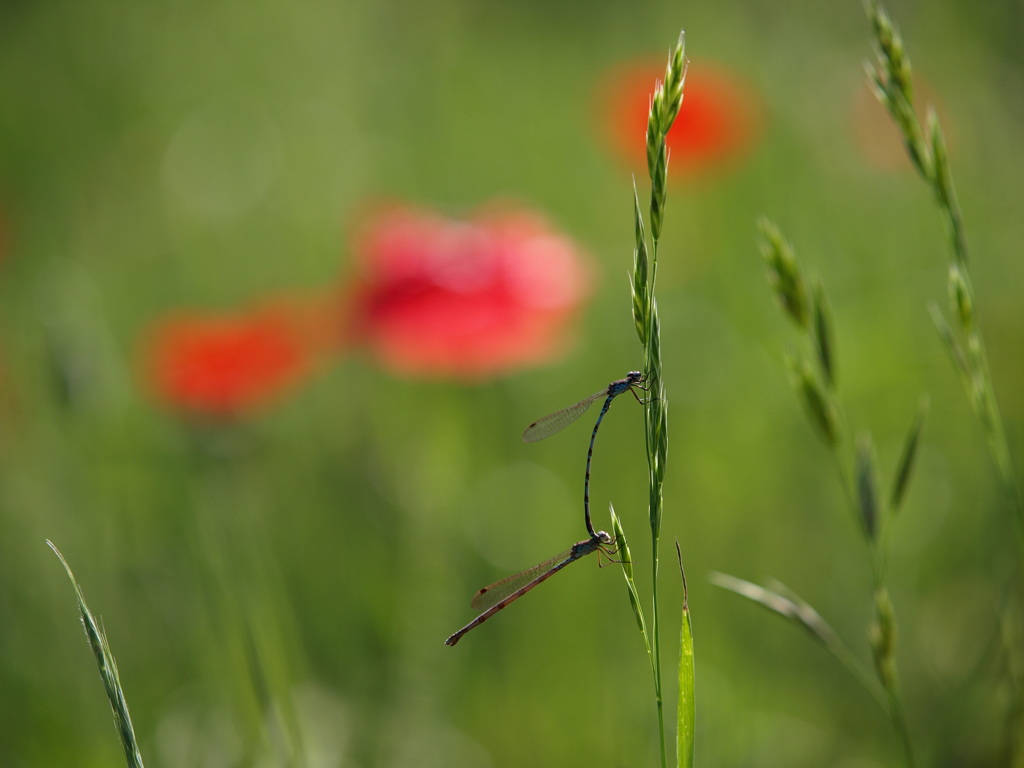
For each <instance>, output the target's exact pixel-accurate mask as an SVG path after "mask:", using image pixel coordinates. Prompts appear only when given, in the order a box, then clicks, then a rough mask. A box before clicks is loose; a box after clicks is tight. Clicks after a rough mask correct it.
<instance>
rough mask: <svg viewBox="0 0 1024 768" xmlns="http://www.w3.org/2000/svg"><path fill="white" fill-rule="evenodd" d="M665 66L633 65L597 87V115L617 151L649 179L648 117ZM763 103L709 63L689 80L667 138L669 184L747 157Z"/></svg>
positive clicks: (700, 66) (691, 72)
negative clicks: (679, 178)
mask: <svg viewBox="0 0 1024 768" xmlns="http://www.w3.org/2000/svg"><path fill="white" fill-rule="evenodd" d="M664 75H665V65H664V63H660V64H658V63H654V62H652V63H646V62H633V63H629V64H622V65H620V66H618V67H617V68H615V69H614V70H612V71H611V72H610V73H609V74H608V75H606V76H605V78H604V79H603V80H602V82H601V83H600V84H599V87H598V102H599V106H598V109H599V110H600V112H601V115H602V123H603V124H604V125H605V128H606V133H607V136H608V139H609V142H610V144H611V146H612V148H613V149H614V150H615V152H616V153H617V154H619V155H620V156H621V157H623V158H624V159H625V160H626V161H627V162H628V163H629V165H630V167H631V169H632V170H633V171H634V172H635V173H638V174H642V176H643V177H646V175H647V154H646V136H647V115H648V111H649V109H650V103H651V101H650V100H651V95H652V93H653V92H654V82H655V80H656V79H660V78H663V77H664ZM761 112H762V110H761V107H760V101H759V99H757V98H756V96H755V95H754V93H753V92H752V90H751V89H750V88H749V87H748V86H747V85H746V84H744V83H743V82H741V81H740V80H739V79H738V78H737V77H736V76H735V75H732V74H730V73H728V72H727V71H726V70H724V69H722V68H719V67H717V66H715V65H711V64H708V63H707V62H705V61H703V60H702V61H701V62H699V63H695V64H694V65H693V66H691V67H690V68H689V71H688V72H687V74H686V83H685V85H684V86H683V105H682V108H681V109H680V111H679V116H678V117H677V118H676V120H675V122H674V123H673V124H672V128H671V129H670V130H669V133H668V139H667V144H668V150H669V152H670V155H669V158H670V161H669V162H670V164H669V169H670V170H669V179H672V178H678V177H679V176H680V175H684V176H685V175H692V174H695V173H700V172H708V171H712V170H721V169H723V168H727V167H729V166H731V165H733V164H735V163H736V162H737V161H738V160H740V159H741V158H743V157H745V156H746V154H747V153H748V152H749V151H750V149H751V148H752V147H753V145H754V143H755V140H756V138H757V134H758V133H759V127H760V123H761V121H762V117H761Z"/></svg>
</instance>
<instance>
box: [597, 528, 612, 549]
mask: <svg viewBox="0 0 1024 768" xmlns="http://www.w3.org/2000/svg"><path fill="white" fill-rule="evenodd" d="M594 538H595V539H598V540H599V541H600V542H601V545H602V546H607V545H609V544H611V543H612V541H613V539H612V537H611V536H610V535H609V534H608V533H606V532H605V531H598V532H597V533H595V534H594Z"/></svg>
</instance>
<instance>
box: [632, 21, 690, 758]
mask: <svg viewBox="0 0 1024 768" xmlns="http://www.w3.org/2000/svg"><path fill="white" fill-rule="evenodd" d="M686 66H687V61H686V55H685V36H684V34H683V33H682V32H680V34H679V39H678V41H677V43H676V45H675V47H674V48H673V49H672V50H671V51H670V53H669V57H668V64H667V66H666V68H665V76H664V80H662V81H659V82H656V83H655V86H654V95H653V97H652V99H651V107H650V111H649V113H648V118H647V171H648V175H649V176H650V182H651V195H650V203H649V205H648V215H647V221H648V222H649V225H650V246H649V247H648V243H647V235H646V232H645V226H644V216H643V213H642V211H641V209H640V199H639V196H638V194H637V191H636V186H635V184H634V187H633V219H634V231H635V236H636V241H635V247H634V251H633V279H632V295H633V321H634V324H635V326H636V330H637V336H638V337H639V339H640V344H641V345H642V346H643V348H644V374H645V377H646V383H647V387H648V397H647V404H646V407H645V408H644V435H645V446H646V450H647V466H648V477H649V481H650V482H649V494H648V517H649V522H650V527H651V628H650V646H651V651H652V664H653V667H654V695H655V705H656V707H657V714H658V735H659V741H660V745H661V765H662V768H666V766H667V764H668V754H667V751H666V743H665V713H664V704H663V701H664V699H663V695H662V683H661V681H662V674H661V631H660V628H661V615H660V611H659V600H658V561H659V556H658V550H659V542H660V539H661V521H662V502H663V498H662V486H663V485H664V481H665V467H666V463H665V462H666V459H667V454H668V398H667V395H666V392H665V386H664V383H663V382H662V362H661V323H660V320H659V317H658V304H657V301H656V299H655V297H654V286H655V281H656V278H657V273H658V248H659V243H660V240H661V231H662V222H663V219H664V211H665V205H666V201H667V198H668V163H669V157H668V145H667V141H666V137H667V135H668V131H669V129H670V128H671V127H672V123H673V121H674V120H675V119H676V116H677V115H678V114H679V109H680V106H681V105H682V101H683V83H684V82H685V79H686ZM690 695H691V696H692V691H691V692H690Z"/></svg>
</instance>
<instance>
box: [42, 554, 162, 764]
mask: <svg viewBox="0 0 1024 768" xmlns="http://www.w3.org/2000/svg"><path fill="white" fill-rule="evenodd" d="M46 543H47V545H48V546H49V547H50V549H52V550H53V553H54V554H55V555H56V556H57V557H58V558H59V559H60V562H61V565H63V566H64V570H65V571H66V572H67V574H68V578H69V579H70V580H71V586H72V587H74V590H75V596H76V597H77V598H78V611H79V613H80V614H81V615H82V626H83V627H84V628H85V636H86V638H88V640H89V646H90V647H91V648H92V652H93V654H94V655H95V656H96V664H97V665H98V666H99V669H100V678H101V679H102V680H103V688H104V690H105V691H106V692H107V699H108V700H109V701H110V709H111V711H112V712H113V714H114V725H115V726H116V727H117V735H118V738H119V739H120V740H121V746H122V748H123V749H124V757H125V761H126V763H127V765H128V768H142V753H141V752H140V751H139V745H138V742H137V740H136V739H135V729H134V728H133V727H132V718H131V715H129V714H128V702H127V700H126V699H125V696H124V689H123V688H122V687H121V678H120V676H119V675H118V673H117V662H116V661H115V660H114V653H113V651H111V650H110V643H109V642H108V641H107V633H106V632H104V631H103V629H102V627H100V625H99V623H98V622H97V621H96V619H95V617H93V615H92V611H90V610H89V606H88V605H86V604H85V595H84V594H83V593H82V588H81V587H80V586H79V584H78V581H77V580H76V579H75V574H74V573H72V572H71V566H69V565H68V562H67V560H65V559H64V555H62V554H61V553H60V550H59V549H57V547H56V546H55V545H54V544H53V542H52V541H50V540H49V539H47V540H46Z"/></svg>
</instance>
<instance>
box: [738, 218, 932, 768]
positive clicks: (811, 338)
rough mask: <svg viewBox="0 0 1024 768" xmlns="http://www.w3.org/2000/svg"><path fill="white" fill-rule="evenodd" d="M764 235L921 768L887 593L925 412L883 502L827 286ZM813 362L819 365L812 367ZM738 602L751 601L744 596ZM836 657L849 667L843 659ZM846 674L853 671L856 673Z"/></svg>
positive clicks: (893, 714) (909, 753)
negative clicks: (844, 393) (858, 431)
mask: <svg viewBox="0 0 1024 768" xmlns="http://www.w3.org/2000/svg"><path fill="white" fill-rule="evenodd" d="M759 228H760V231H761V252H762V254H763V256H764V258H765V263H766V265H767V267H768V278H769V283H770V284H771V286H772V287H773V289H774V291H775V294H776V298H777V299H778V301H779V305H780V307H781V308H782V309H783V311H784V312H785V314H786V315H787V316H788V317H789V319H790V320H791V321H792V322H793V324H794V325H795V326H796V327H797V328H798V330H799V331H800V333H801V334H802V335H803V336H804V337H806V339H805V345H806V347H807V348H808V349H809V350H811V352H810V353H793V354H791V355H790V358H789V368H790V372H791V375H792V378H793V383H794V387H795V389H796V390H797V392H798V393H799V394H800V396H801V398H802V399H803V401H804V406H805V409H806V411H807V413H808V416H809V417H810V419H811V422H812V424H813V425H814V427H815V428H816V429H817V431H818V433H819V434H820V436H821V437H822V440H823V441H824V443H825V445H826V447H827V449H828V451H829V453H830V455H831V456H832V458H833V461H834V463H835V466H836V470H837V473H838V475H839V482H840V486H841V487H842V489H843V494H844V496H845V497H846V501H847V504H848V506H849V508H850V510H851V513H852V515H853V517H854V520H855V525H856V526H857V528H858V529H859V530H860V531H861V533H862V535H863V537H864V542H865V544H866V545H867V549H868V556H869V560H870V565H871V578H872V591H873V595H874V597H873V603H874V609H875V615H874V621H873V624H872V626H871V629H870V636H871V650H872V655H873V660H874V665H875V674H876V676H877V678H878V681H879V683H881V686H882V689H883V691H884V693H885V697H884V700H882V702H880V703H882V704H883V709H884V710H885V711H886V713H887V714H888V716H889V719H890V722H891V724H892V727H893V730H894V731H895V733H896V736H897V739H898V740H899V742H900V746H901V749H902V750H903V752H904V759H905V761H906V764H907V766H908V767H912V766H913V765H914V762H915V761H914V752H913V748H912V741H911V738H910V730H909V727H908V724H907V720H906V716H905V714H904V707H903V700H902V695H901V693H900V686H899V676H898V674H897V668H896V624H895V618H894V615H893V609H892V603H891V601H890V599H889V592H888V588H887V586H886V570H887V563H886V553H887V551H888V542H889V530H890V525H889V524H890V522H891V521H892V519H893V518H894V517H895V514H896V512H897V510H898V507H899V505H900V503H901V502H902V500H903V496H904V493H905V491H906V487H907V483H908V481H909V477H910V472H911V469H912V467H913V459H914V454H915V452H916V449H917V445H918V438H919V436H920V431H921V427H922V423H923V419H924V406H921V407H919V409H918V414H917V416H916V418H915V421H914V422H913V423H912V425H911V430H910V433H909V434H908V438H907V442H906V444H905V447H904V454H903V457H902V458H901V461H900V465H899V467H898V469H897V472H896V480H895V483H894V486H893V490H892V492H891V493H890V494H889V495H888V496H886V497H884V498H883V497H882V496H881V495H880V494H879V491H878V480H877V477H876V472H875V457H874V447H873V446H872V444H871V440H870V437H869V436H867V435H863V436H861V437H860V438H859V439H858V440H857V441H856V442H855V443H851V441H850V440H849V438H848V436H847V435H848V431H847V428H846V416H845V413H844V409H843V405H842V402H841V400H840V399H839V394H838V391H837V385H836V370H835V355H834V350H835V343H834V340H833V338H832V330H831V320H830V312H829V310H828V306H827V302H826V297H825V291H824V287H823V285H822V283H821V281H820V280H818V279H816V280H815V281H814V288H813V291H808V290H807V288H806V285H807V281H806V280H805V279H804V276H803V274H802V272H801V269H800V266H799V264H798V262H797V259H796V255H795V253H794V251H793V248H792V246H791V245H790V244H789V243H788V242H787V241H786V240H785V238H784V237H783V236H782V233H781V232H780V231H779V229H778V227H777V226H775V224H773V223H772V222H771V221H769V220H767V219H764V218H762V219H761V221H760V224H759ZM808 295H812V297H813V298H812V300H810V301H809V300H808V298H807V297H808ZM808 357H812V358H814V359H815V362H816V365H814V364H812V362H811V361H810V360H808ZM734 591H737V590H735V589H734ZM740 594H744V595H745V596H747V597H751V595H750V594H746V593H744V592H740ZM752 599H754V598H752ZM776 610H777V609H776ZM836 655H837V658H840V660H843V659H842V658H841V657H840V655H839V654H836ZM847 666H848V668H849V669H851V670H853V667H850V666H849V665H847ZM858 676H859V675H858Z"/></svg>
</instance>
